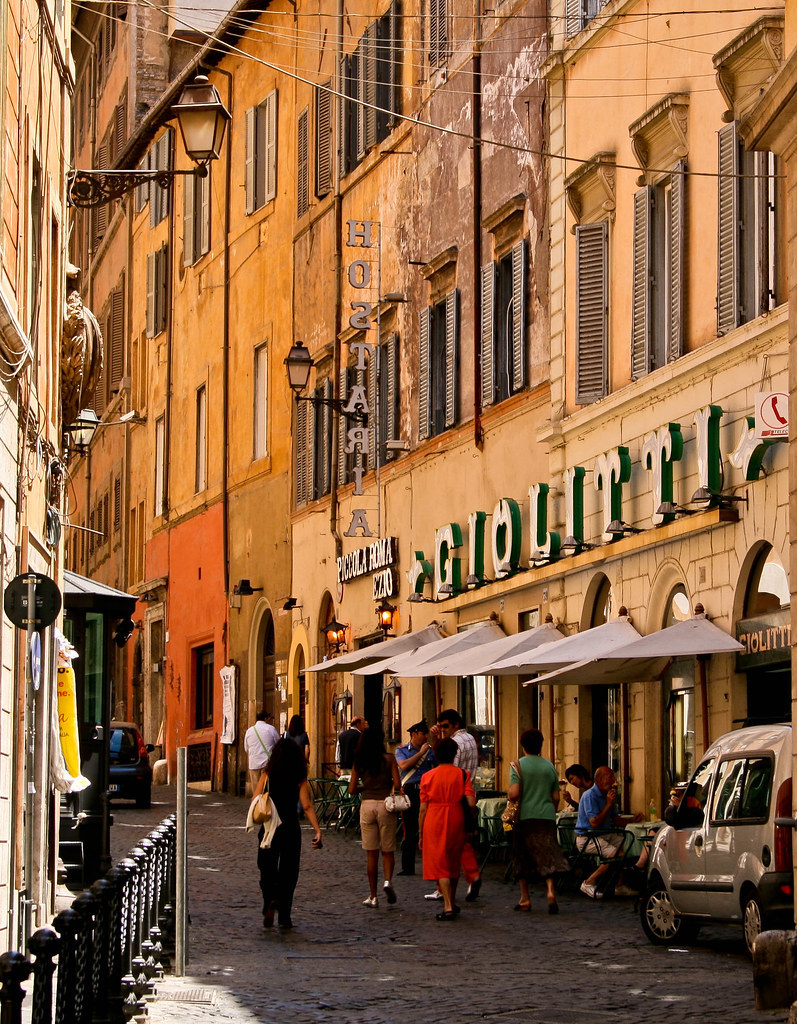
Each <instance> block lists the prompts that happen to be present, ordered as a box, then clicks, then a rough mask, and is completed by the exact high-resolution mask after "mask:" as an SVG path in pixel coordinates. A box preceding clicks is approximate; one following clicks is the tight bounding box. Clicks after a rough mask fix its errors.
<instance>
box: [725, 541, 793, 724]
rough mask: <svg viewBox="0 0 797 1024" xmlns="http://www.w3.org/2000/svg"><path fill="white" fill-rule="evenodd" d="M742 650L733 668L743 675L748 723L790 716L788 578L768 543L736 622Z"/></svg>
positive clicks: (746, 719) (753, 568) (750, 579)
mask: <svg viewBox="0 0 797 1024" xmlns="http://www.w3.org/2000/svg"><path fill="white" fill-rule="evenodd" d="M736 639H737V640H739V641H740V642H741V643H742V644H743V645H744V648H745V650H744V652H743V653H740V654H739V655H738V656H737V659H736V666H737V671H742V672H745V673H746V675H747V713H746V715H745V722H746V724H747V725H761V724H764V723H767V722H787V721H789V720H790V718H791V611H790V594H789V579H788V576H787V575H786V570H785V569H784V568H783V566H782V565H781V564H780V560H779V559H778V557H777V555H776V554H775V552H774V551H773V550H772V547H771V546H770V545H769V544H766V545H762V548H761V550H760V551H759V552H758V557H757V558H756V559H755V561H754V563H753V566H752V569H751V570H750V576H749V578H748V581H747V588H746V590H745V600H744V612H743V616H742V618H741V619H739V620H738V621H737V623H736Z"/></svg>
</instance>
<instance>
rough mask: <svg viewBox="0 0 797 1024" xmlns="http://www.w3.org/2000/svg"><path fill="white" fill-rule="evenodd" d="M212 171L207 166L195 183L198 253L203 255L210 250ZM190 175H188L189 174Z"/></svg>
mask: <svg viewBox="0 0 797 1024" xmlns="http://www.w3.org/2000/svg"><path fill="white" fill-rule="evenodd" d="M212 174H213V171H212V170H211V169H210V168H208V173H207V174H206V175H205V177H204V178H198V179H197V184H198V185H199V198H200V201H199V207H198V210H197V212H198V213H199V237H198V239H197V241H198V242H199V254H198V255H204V253H206V252H210V180H211V176H212ZM189 177H190V175H189Z"/></svg>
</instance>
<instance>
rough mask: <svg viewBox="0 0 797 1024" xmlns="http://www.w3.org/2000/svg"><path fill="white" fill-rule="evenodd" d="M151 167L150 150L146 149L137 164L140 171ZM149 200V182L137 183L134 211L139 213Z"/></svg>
mask: <svg viewBox="0 0 797 1024" xmlns="http://www.w3.org/2000/svg"><path fill="white" fill-rule="evenodd" d="M151 167H152V152H151V151H150V150H148V151H147V155H146V156H145V157H144V159H143V160H142V161H141V163H140V164H139V165H138V169H139V170H140V171H148V170H150V168H151ZM148 202H149V182H145V183H144V184H143V185H139V186H138V188H137V189H136V213H141V211H142V210H143V209H144V207H145V206H146V205H147V203H148Z"/></svg>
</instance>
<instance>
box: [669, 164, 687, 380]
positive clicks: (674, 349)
mask: <svg viewBox="0 0 797 1024" xmlns="http://www.w3.org/2000/svg"><path fill="white" fill-rule="evenodd" d="M686 185H687V180H686V163H685V162H684V161H683V160H681V161H680V163H679V164H678V167H677V168H676V170H675V173H674V174H673V176H672V178H671V181H670V330H669V333H668V337H667V362H668V363H671V362H674V361H675V360H676V359H680V357H681V356H682V355H683V351H684V297H685V296H684V293H685V279H684V263H685V259H686Z"/></svg>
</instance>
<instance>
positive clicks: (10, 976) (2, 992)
mask: <svg viewBox="0 0 797 1024" xmlns="http://www.w3.org/2000/svg"><path fill="white" fill-rule="evenodd" d="M32 970H33V964H32V963H30V962H29V961H28V960H26V959H25V957H24V956H23V955H22V954H21V953H16V952H11V953H3V955H2V956H0V982H2V988H0V1024H22V1000H23V999H24V998H25V990H24V989H23V987H22V982H23V981H25V980H26V979H27V977H28V975H29V974H30V972H31V971H32Z"/></svg>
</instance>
